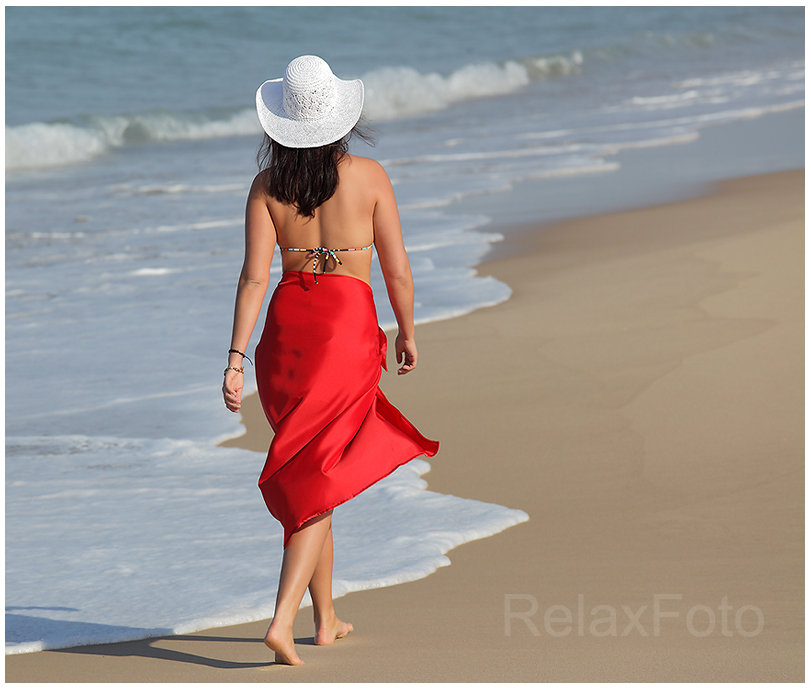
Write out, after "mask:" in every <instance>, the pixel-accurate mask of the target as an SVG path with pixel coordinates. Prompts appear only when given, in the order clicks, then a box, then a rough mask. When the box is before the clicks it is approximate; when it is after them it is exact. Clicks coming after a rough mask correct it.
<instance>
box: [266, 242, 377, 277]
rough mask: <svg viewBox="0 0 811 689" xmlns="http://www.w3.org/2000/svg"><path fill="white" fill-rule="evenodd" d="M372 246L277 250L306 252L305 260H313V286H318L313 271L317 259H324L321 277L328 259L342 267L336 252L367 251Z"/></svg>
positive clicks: (325, 269)
mask: <svg viewBox="0 0 811 689" xmlns="http://www.w3.org/2000/svg"><path fill="white" fill-rule="evenodd" d="M372 246H373V245H372V244H369V246H361V247H357V248H355V247H352V248H350V249H330V248H328V247H326V246H317V247H315V248H314V249H299V248H297V247H283V246H280V247H279V248H280V249H281V250H282V251H306V252H307V258H308V259H309V258H311V259H313V280H314V281H315V284H316V285H317V284H318V275H317V274H316V272H315V270H316V268H317V267H318V259H319V258H321V257H322V256H323V257H324V265H323V266H322V268H321V275H323V274H324V273H326V272H327V261H329V259H330V258H332V259H334V260H335V262H336V263H337V264H338V265H339V266H340V265H343V263H342V262H341V259H340V258H338V257H337V256H336V255H335V254H336V252H340V251H368V250H369V249H371V248H372Z"/></svg>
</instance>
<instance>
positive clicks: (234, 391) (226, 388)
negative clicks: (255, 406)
mask: <svg viewBox="0 0 811 689" xmlns="http://www.w3.org/2000/svg"><path fill="white" fill-rule="evenodd" d="M244 385H245V375H244V374H243V373H240V372H239V371H234V370H228V371H226V372H225V380H224V381H223V384H222V397H223V400H225V406H226V407H228V410H229V411H232V412H234V413H236V412H238V411H239V410H240V408H241V407H242V388H243V386H244Z"/></svg>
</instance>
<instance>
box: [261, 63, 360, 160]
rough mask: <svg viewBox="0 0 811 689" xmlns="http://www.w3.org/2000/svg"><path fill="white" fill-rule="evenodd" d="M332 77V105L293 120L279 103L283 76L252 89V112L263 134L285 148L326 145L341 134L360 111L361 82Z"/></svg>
mask: <svg viewBox="0 0 811 689" xmlns="http://www.w3.org/2000/svg"><path fill="white" fill-rule="evenodd" d="M333 79H334V80H335V82H334V83H335V93H336V99H335V105H334V107H333V108H332V110H331V111H330V112H329V113H327V114H325V115H324V116H323V117H319V118H317V119H293V118H291V117H290V116H289V115H288V114H287V113H286V112H285V109H284V105H283V83H282V82H283V81H284V80H283V79H271V80H269V81H266V82H265V83H264V84H262V85H261V86H260V87H259V88H258V89H257V91H256V113H257V115H258V116H259V122H260V123H261V125H262V129H264V130H265V132H266V133H267V135H268V136H269V137H270V138H271V139H273V140H274V141H276V142H277V143H280V144H281V145H282V146H287V147H288V148H315V147H316V146H326V145H327V144H331V143H334V142H336V141H339V140H340V139H342V138H343V137H345V136H346V135H347V134H348V133H349V132H350V131H352V128H353V127H354V126H355V125H356V124H357V123H358V120H359V119H360V115H361V112H362V111H363V82H362V81H361V80H360V79H354V80H351V81H344V80H343V79H338V77H335V76H333Z"/></svg>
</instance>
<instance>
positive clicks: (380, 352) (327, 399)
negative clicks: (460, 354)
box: [256, 271, 439, 547]
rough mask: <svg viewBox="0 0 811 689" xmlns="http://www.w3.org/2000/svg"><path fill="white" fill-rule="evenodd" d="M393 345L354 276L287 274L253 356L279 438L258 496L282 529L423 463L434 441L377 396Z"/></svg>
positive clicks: (369, 293) (362, 285)
mask: <svg viewBox="0 0 811 689" xmlns="http://www.w3.org/2000/svg"><path fill="white" fill-rule="evenodd" d="M381 366H382V367H383V368H386V336H385V334H384V333H383V331H382V330H381V329H380V327H379V326H378V324H377V313H376V311H375V305H374V301H373V299H372V288H371V287H370V286H369V285H367V284H366V283H365V282H363V280H359V279H357V278H354V277H350V276H348V275H335V274H326V275H319V276H318V284H317V285H316V284H314V283H313V278H312V275H311V274H308V273H305V272H300V271H287V272H285V273H284V274H283V275H282V279H281V281H280V282H279V284H278V286H277V287H276V290H275V291H274V293H273V297H272V298H271V300H270V304H269V306H268V313H267V319H266V321H265V329H264V331H263V332H262V339H261V340H260V342H259V345H258V346H257V348H256V380H257V387H258V388H259V398H260V400H261V401H262V407H263V408H264V410H265V415H266V416H267V418H268V421H270V425H271V427H272V428H273V430H274V432H275V436H274V438H273V441H272V443H271V445H270V450H269V451H268V457H267V461H266V462H265V466H264V469H263V470H262V475H261V476H260V478H259V488H260V489H261V491H262V496H263V498H264V499H265V504H266V505H267V507H268V510H270V513H271V514H272V515H273V516H274V517H275V518H276V519H278V520H279V521H280V522H281V524H282V526H283V527H284V546H285V547H287V544H288V542H289V540H290V536H291V535H292V534H293V532H294V531H296V529H298V528H299V527H300V526H301V525H302V524H304V523H305V522H307V521H309V520H310V519H312V518H313V517H317V516H318V515H319V514H323V513H324V512H326V511H328V510H330V509H332V508H333V507H335V506H337V505H340V504H341V503H343V502H346V501H347V500H349V499H350V498H353V497H354V496H355V495H357V494H358V493H360V492H362V491H363V490H365V489H366V488H368V487H369V486H371V485H372V484H374V483H376V482H377V481H379V480H380V479H382V478H384V477H385V476H387V475H388V474H390V473H391V472H392V471H394V470H395V469H396V468H397V467H398V466H400V465H402V464H405V463H406V462H409V461H410V460H412V459H414V458H415V457H418V456H419V455H427V456H429V457H433V456H434V455H435V454H436V453H437V450H438V449H439V443H438V442H436V441H433V440H428V439H426V438H425V437H423V436H422V435H421V434H420V432H419V431H418V430H417V429H416V428H415V427H414V426H413V425H412V424H411V423H410V422H409V421H408V419H406V418H405V417H404V416H403V415H402V414H401V413H400V412H399V411H398V410H397V409H396V408H395V407H394V406H393V405H392V404H391V403H390V402H389V401H388V400H387V399H386V397H385V396H384V395H383V392H382V391H381V390H380V388H379V387H378V383H379V382H380V376H381V370H380V368H381Z"/></svg>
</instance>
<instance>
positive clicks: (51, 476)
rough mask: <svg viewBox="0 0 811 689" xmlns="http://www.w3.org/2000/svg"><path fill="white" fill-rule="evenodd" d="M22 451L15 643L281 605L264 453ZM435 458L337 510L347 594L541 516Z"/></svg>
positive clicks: (12, 556) (128, 444)
mask: <svg viewBox="0 0 811 689" xmlns="http://www.w3.org/2000/svg"><path fill="white" fill-rule="evenodd" d="M6 451H7V456H8V457H9V460H10V461H7V475H6V481H7V484H8V485H9V486H10V487H12V488H13V490H12V491H10V493H9V494H8V497H7V501H6V509H7V511H10V512H11V513H12V514H14V515H15V518H14V519H13V520H8V521H7V523H6V561H7V564H8V566H7V570H6V613H7V614H6V653H26V652H31V651H38V650H43V649H46V648H63V647H66V646H73V645H85V644H95V643H107V642H115V641H125V640H131V639H138V638H147V637H153V636H157V635H166V634H183V633H189V632H192V631H197V630H201V629H208V628H211V627H216V626H221V625H228V624H237V623H240V622H248V621H252V620H259V619H267V618H269V617H271V616H272V615H273V601H274V598H275V588H276V585H277V581H278V572H279V567H280V564H281V560H280V558H281V552H282V548H281V540H282V530H281V527H280V526H279V524H278V523H277V522H276V521H275V520H274V519H273V518H272V517H270V515H269V514H268V513H267V510H266V509H265V507H264V504H263V503H262V500H261V496H260V493H259V490H258V489H257V487H256V483H255V479H256V477H258V475H259V471H260V469H261V466H262V463H263V461H264V454H263V453H256V452H249V451H247V450H238V449H224V448H218V447H215V446H213V445H211V444H209V443H196V442H191V441H173V440H147V439H135V438H110V437H107V438H105V437H95V438H93V437H85V436H59V437H47V438H43V437H31V438H25V437H9V438H7V439H6ZM429 469H430V465H429V464H428V463H427V462H425V461H423V460H419V459H417V460H413V461H412V462H409V463H408V464H406V465H404V466H402V467H400V468H399V469H397V470H396V471H395V472H394V473H393V474H391V475H390V476H388V477H387V478H385V479H383V480H382V481H381V482H380V483H378V484H376V485H375V486H373V487H372V488H370V489H368V490H367V491H365V492H363V493H361V495H359V496H357V497H356V498H354V499H353V500H351V501H350V502H348V503H346V504H344V505H342V506H340V507H338V508H336V510H335V514H334V517H333V524H334V527H333V531H334V538H335V542H336V552H338V553H339V557H337V558H336V562H335V573H334V579H335V583H334V588H333V590H334V595H335V597H339V596H343V595H345V594H347V593H349V592H351V591H358V590H362V589H371V588H379V587H381V586H392V585H394V584H398V583H403V582H406V581H412V580H414V579H419V578H422V577H425V576H427V575H429V574H430V573H431V572H433V571H434V570H436V569H437V568H438V567H443V566H445V565H448V564H450V560H449V559H448V557H447V556H446V553H447V552H448V551H449V550H451V549H452V548H454V547H455V546H457V545H459V544H460V543H464V542H467V541H470V540H475V539H477V538H485V537H487V536H490V535H493V534H495V533H498V532H499V531H501V530H503V529H505V528H507V527H510V526H513V525H515V524H519V523H521V522H523V521H526V520H527V519H528V517H527V515H526V513H524V512H522V511H520V510H514V509H508V508H506V507H501V506H499V505H491V504H487V503H483V502H478V501H475V500H465V499H462V498H457V497H454V496H451V495H441V494H439V493H433V492H431V491H428V490H426V487H427V484H426V482H425V481H424V480H423V479H422V478H421V476H422V475H424V474H425V473H426V472H427V471H428V470H429ZM46 523H47V525H48V526H47V527H45V528H43V525H44V524H46ZM32 530H34V532H33V533H32ZM179 554H180V557H178V555H179ZM88 582H92V585H88ZM45 589H47V590H48V597H47V601H46V600H44V599H43V598H42V596H41V595H40V593H39V592H40V591H42V590H45ZM308 603H309V599H305V602H304V604H305V605H307V604H308Z"/></svg>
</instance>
